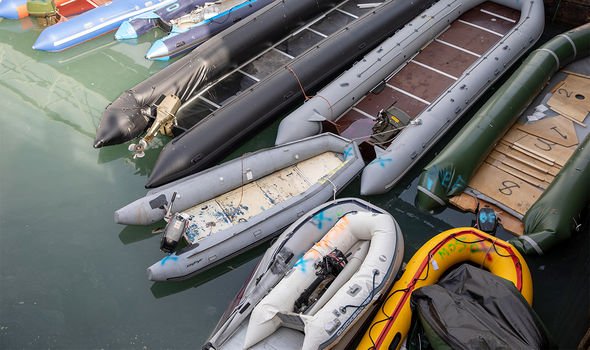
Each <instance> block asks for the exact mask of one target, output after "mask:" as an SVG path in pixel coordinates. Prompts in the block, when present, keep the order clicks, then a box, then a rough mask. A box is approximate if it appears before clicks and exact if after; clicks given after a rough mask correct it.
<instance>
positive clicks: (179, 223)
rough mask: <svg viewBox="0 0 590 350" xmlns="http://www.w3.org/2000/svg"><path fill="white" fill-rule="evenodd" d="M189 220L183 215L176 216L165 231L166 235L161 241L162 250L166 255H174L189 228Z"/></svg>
mask: <svg viewBox="0 0 590 350" xmlns="http://www.w3.org/2000/svg"><path fill="white" fill-rule="evenodd" d="M188 221H189V220H188V218H187V217H185V216H183V215H182V214H179V213H177V214H175V215H174V216H173V217H172V218H171V219H170V221H168V224H167V225H166V228H165V229H164V235H163V236H162V240H161V241H160V250H161V251H163V252H164V253H172V252H173V251H174V249H175V248H176V246H177V245H178V242H180V239H181V237H182V235H183V234H184V232H185V231H186V228H187V226H188Z"/></svg>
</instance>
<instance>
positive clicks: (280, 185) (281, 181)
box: [256, 167, 311, 204]
mask: <svg viewBox="0 0 590 350" xmlns="http://www.w3.org/2000/svg"><path fill="white" fill-rule="evenodd" d="M256 184H257V185H258V187H260V189H261V190H262V192H264V194H265V195H266V197H267V198H268V199H269V200H270V201H271V203H273V204H277V203H280V202H284V201H286V200H288V199H289V198H291V197H293V196H296V195H298V194H300V193H303V192H304V191H307V189H308V188H309V187H311V185H310V184H309V183H308V182H307V180H305V178H303V176H301V174H300V173H299V172H298V171H297V170H296V169H295V167H289V168H287V169H283V170H279V171H277V172H275V173H273V174H271V175H269V176H265V177H263V178H262V179H259V180H256Z"/></svg>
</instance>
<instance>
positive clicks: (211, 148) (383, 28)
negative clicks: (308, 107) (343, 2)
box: [146, 0, 431, 187]
mask: <svg viewBox="0 0 590 350" xmlns="http://www.w3.org/2000/svg"><path fill="white" fill-rule="evenodd" d="M430 3H431V1H430V0H418V1H398V0H394V1H389V2H386V3H385V4H383V5H381V6H380V7H378V8H376V9H375V10H373V11H372V12H370V13H367V14H366V15H364V16H363V17H361V18H359V19H358V20H356V21H354V22H352V23H351V24H349V25H347V26H346V27H344V28H342V29H340V30H339V31H337V32H336V33H334V34H332V35H331V36H330V37H328V38H326V39H325V40H323V41H321V42H320V43H319V44H317V45H316V46H314V47H312V48H311V49H309V50H307V51H305V53H303V54H302V55H301V56H299V57H297V58H296V59H295V60H293V61H291V62H289V63H287V64H286V65H285V66H283V67H282V68H280V69H278V70H277V71H275V72H274V73H273V74H271V75H269V76H267V77H266V78H265V79H263V80H261V81H260V82H258V83H256V84H255V85H253V86H252V87H250V88H249V89H247V90H245V91H242V92H241V93H240V94H238V95H237V96H235V97H233V98H231V99H229V100H228V101H227V103H225V104H224V105H222V106H221V108H219V109H218V110H216V111H215V112H213V113H211V114H209V115H208V116H207V117H205V118H204V119H203V120H202V121H200V122H199V123H198V124H196V125H194V126H193V127H191V128H190V129H189V130H188V131H186V132H185V133H184V134H182V135H181V136H179V137H177V138H175V139H174V140H173V141H172V142H171V143H169V144H167V145H166V146H165V147H164V149H163V150H162V151H161V153H160V156H159V157H158V160H157V162H156V164H155V166H154V169H153V171H152V173H151V175H150V178H149V179H148V183H147V185H146V187H154V186H159V185H161V184H164V183H167V182H169V181H172V180H174V179H177V178H180V177H182V176H186V175H188V174H192V173H194V172H196V171H199V170H201V169H203V168H205V167H207V166H210V165H211V164H212V163H213V162H214V161H217V160H218V159H219V158H220V157H221V156H223V155H225V154H226V153H228V152H229V150H230V148H231V147H232V146H234V145H235V144H237V143H238V142H240V141H242V140H243V138H244V137H245V136H246V135H248V133H251V132H252V131H254V130H255V129H256V128H258V127H260V126H261V125H263V124H264V123H267V122H269V121H270V120H272V119H274V118H276V117H278V116H279V115H280V113H281V112H283V111H284V110H286V109H287V108H288V107H290V106H293V105H294V104H296V103H301V102H303V100H304V97H305V96H306V93H308V92H309V91H313V90H314V89H316V88H317V87H319V86H321V84H323V83H325V82H326V81H328V79H329V78H332V77H333V76H334V75H335V74H336V73H338V72H339V71H340V70H342V69H344V68H346V67H347V66H348V65H349V64H351V63H352V62H354V60H355V59H357V58H359V57H361V55H363V54H364V53H365V52H367V51H368V50H370V49H371V48H372V47H374V46H375V45H377V44H378V43H379V42H381V41H382V40H383V39H385V38H386V37H387V36H389V35H391V34H392V33H393V32H394V31H395V30H396V29H398V28H400V27H401V26H402V25H403V24H404V23H406V22H407V21H409V20H410V19H412V18H414V17H415V16H416V15H417V14H419V13H420V12H421V11H422V10H423V9H424V8H426V7H427V6H428V5H429V4H430ZM187 108H188V107H185V109H187ZM180 114H181V111H179V117H178V118H180Z"/></svg>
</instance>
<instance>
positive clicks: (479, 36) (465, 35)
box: [439, 21, 500, 55]
mask: <svg viewBox="0 0 590 350" xmlns="http://www.w3.org/2000/svg"><path fill="white" fill-rule="evenodd" d="M439 39H440V40H442V41H444V42H447V43H449V44H452V45H455V46H459V47H462V48H464V49H466V50H469V51H471V52H474V53H476V54H478V55H483V54H484V53H485V52H486V51H488V50H489V49H490V48H491V47H492V46H494V45H495V44H496V43H497V42H498V41H500V37H499V36H497V35H494V34H492V33H489V32H486V31H484V30H481V29H478V28H475V27H472V26H470V25H467V24H465V23H461V22H457V21H455V22H453V23H452V24H451V27H450V28H449V29H448V30H447V31H445V32H444V33H442V34H441V35H440V36H439Z"/></svg>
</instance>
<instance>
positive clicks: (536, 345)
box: [412, 264, 552, 350]
mask: <svg viewBox="0 0 590 350" xmlns="http://www.w3.org/2000/svg"><path fill="white" fill-rule="evenodd" d="M412 305H413V306H414V307H415V310H416V313H415V314H417V315H418V317H419V320H420V322H421V323H422V326H423V327H424V331H425V334H426V337H427V338H428V341H429V342H430V344H431V345H432V347H433V348H434V349H436V350H439V349H545V348H548V347H551V346H552V342H551V340H550V337H549V335H548V333H547V330H546V329H545V327H544V325H543V323H542V322H541V320H540V319H539V317H538V316H537V315H536V314H535V312H534V311H533V309H532V308H531V307H530V306H529V304H528V303H527V301H526V300H525V299H524V297H523V296H522V295H521V294H520V292H519V291H518V290H517V289H516V287H514V284H513V283H512V282H510V281H508V280H506V279H504V278H501V277H498V276H495V275H493V274H491V273H490V272H488V271H486V270H483V269H480V268H477V267H474V266H471V265H468V264H463V265H461V266H459V267H458V268H456V269H454V270H453V271H451V272H450V273H449V274H448V275H447V276H446V277H444V278H442V279H441V280H440V281H439V282H438V283H437V284H433V285H430V286H426V287H422V288H420V289H418V290H416V291H415V292H414V293H413V294H412Z"/></svg>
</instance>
